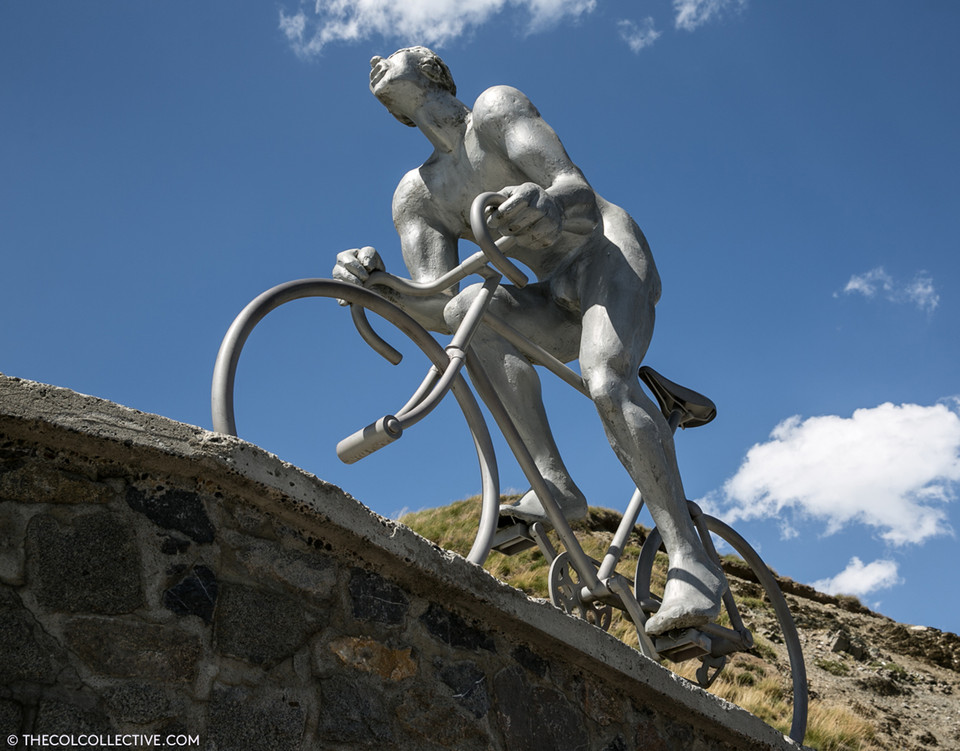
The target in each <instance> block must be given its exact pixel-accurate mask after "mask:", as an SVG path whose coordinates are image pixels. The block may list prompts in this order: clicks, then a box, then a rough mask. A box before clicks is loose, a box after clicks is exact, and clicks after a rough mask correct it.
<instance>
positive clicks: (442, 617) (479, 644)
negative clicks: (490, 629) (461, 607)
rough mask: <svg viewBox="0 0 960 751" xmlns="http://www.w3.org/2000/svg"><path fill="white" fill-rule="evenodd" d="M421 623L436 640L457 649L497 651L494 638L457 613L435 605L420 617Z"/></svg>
mask: <svg viewBox="0 0 960 751" xmlns="http://www.w3.org/2000/svg"><path fill="white" fill-rule="evenodd" d="M420 622H421V623H422V624H423V625H424V626H425V627H426V629H427V631H429V632H430V634H432V635H433V636H434V637H435V638H437V639H439V640H440V641H442V642H443V643H444V644H447V645H449V646H451V647H454V648H456V649H486V650H487V651H489V652H496V651H497V648H496V644H495V643H494V641H493V637H491V636H490V635H489V634H485V633H484V632H483V631H481V630H480V629H478V628H474V627H473V626H471V625H470V624H468V623H467V622H466V621H465V620H463V618H461V617H460V616H459V615H457V614H456V613H451V612H450V611H449V610H447V609H446V608H442V607H440V606H439V605H437V604H435V603H434V604H431V605H430V607H429V608H427V611H426V612H425V613H424V614H423V615H421V616H420Z"/></svg>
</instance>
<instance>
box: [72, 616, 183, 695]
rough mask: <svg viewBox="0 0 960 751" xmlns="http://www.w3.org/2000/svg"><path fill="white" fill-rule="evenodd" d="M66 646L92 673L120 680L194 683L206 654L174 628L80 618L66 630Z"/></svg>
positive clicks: (96, 618) (123, 620)
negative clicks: (199, 665) (199, 663)
mask: <svg viewBox="0 0 960 751" xmlns="http://www.w3.org/2000/svg"><path fill="white" fill-rule="evenodd" d="M65 632H66V638H67V644H68V646H69V648H70V649H71V650H73V652H75V653H76V654H77V655H78V656H79V657H80V659H81V660H83V662H85V663H86V664H87V665H88V666H89V667H90V669H91V670H93V671H95V672H96V673H99V674H100V675H106V676H112V677H115V678H137V679H139V680H142V681H150V682H158V683H170V682H188V683H189V682H192V681H194V680H195V679H196V677H197V663H198V662H199V660H200V657H201V654H202V649H201V645H200V640H199V639H198V638H197V637H196V636H195V635H193V634H190V633H186V632H184V631H181V630H180V629H178V628H174V627H170V626H161V625H158V624H154V623H144V622H142V621H138V620H135V619H132V618H128V619H118V618H106V617H97V616H78V617H76V618H72V619H71V620H70V621H68V622H67V624H66V629H65Z"/></svg>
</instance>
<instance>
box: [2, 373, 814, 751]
mask: <svg viewBox="0 0 960 751" xmlns="http://www.w3.org/2000/svg"><path fill="white" fill-rule="evenodd" d="M0 437H6V438H8V439H18V440H23V441H26V442H28V443H32V444H37V445H43V446H46V447H48V448H51V449H54V450H63V451H68V452H70V453H73V454H76V455H78V456H81V457H83V458H85V459H90V460H100V461H104V462H108V463H109V462H116V463H120V464H123V465H124V466H134V467H140V468H142V469H143V470H144V471H156V472H162V473H166V474H169V475H179V476H184V477H202V478H203V479H204V480H205V481H207V482H208V483H213V484H215V485H217V486H219V487H220V488H222V489H223V491H226V492H229V493H231V494H233V495H234V496H236V497H239V498H241V499H242V500H243V501H245V502H246V503H249V504H251V505H253V506H256V507H257V508H259V509H261V510H263V511H266V512H268V513H270V514H272V515H275V516H278V517H280V518H282V519H283V521H284V522H285V523H286V524H288V525H289V526H290V527H291V528H293V529H296V530H298V531H300V532H301V533H303V534H305V535H310V536H314V537H316V538H319V539H322V540H323V541H324V542H325V543H326V544H328V545H330V546H333V547H336V548H338V549H340V550H342V551H344V552H347V553H349V555H352V556H354V557H357V558H360V559H363V560H365V561H367V562H369V563H372V564H373V565H375V566H377V567H378V568H380V569H381V570H382V571H383V572H384V573H385V574H386V575H387V576H388V577H389V578H392V579H394V580H395V581H397V582H400V583H403V584H404V585H405V586H409V587H411V588H412V589H414V590H415V591H421V592H422V591H424V590H425V588H429V589H430V591H434V592H437V591H442V592H443V593H444V594H445V596H446V598H449V597H450V595H451V594H455V598H454V599H453V602H454V603H455V604H454V607H455V608H456V609H458V610H460V611H461V613H462V614H465V615H470V616H473V617H474V618H478V619H481V620H482V621H485V622H486V623H488V624H490V625H491V626H492V627H494V628H498V629H500V630H502V631H503V632H505V633H513V634H515V635H516V636H517V637H518V638H521V639H527V640H530V641H534V642H536V643H537V644H538V645H540V646H541V647H543V648H547V649H548V650H549V651H550V652H551V653H553V654H554V655H556V656H557V657H558V658H559V659H564V660H566V661H568V662H570V663H573V664H576V665H577V666H578V667H581V668H583V669H585V670H588V671H590V672H592V673H594V674H596V675H598V676H602V677H603V678H604V679H606V680H608V681H612V682H614V683H616V684H619V685H622V686H624V688H626V687H627V686H629V687H630V689H631V693H636V694H638V696H642V699H643V700H644V701H648V702H650V704H651V705H654V706H657V707H659V708H661V709H667V710H668V711H669V712H670V713H671V714H674V715H676V716H682V717H683V719H684V721H687V722H689V723H690V724H692V725H696V726H698V727H702V728H705V729H707V728H711V729H713V732H715V733H716V734H717V736H718V737H722V738H724V739H726V740H728V741H729V742H732V743H733V744H735V745H737V747H739V748H756V749H800V748H803V747H801V746H800V745H798V744H796V743H795V742H793V741H792V740H791V739H790V738H788V737H786V736H784V735H782V734H781V733H780V732H779V731H777V730H775V729H774V728H772V727H770V726H769V725H767V724H766V723H764V722H762V721H761V720H760V719H758V718H756V717H754V716H753V715H751V714H750V713H748V712H746V711H745V710H743V709H741V708H740V707H737V706H736V705H734V704H731V703H729V702H726V701H724V700H722V699H719V698H717V697H715V696H713V695H711V694H709V693H707V692H706V691H703V690H702V689H700V688H699V687H698V686H695V685H693V684H691V683H690V682H689V681H686V680H684V679H682V678H679V677H677V676H676V675H674V674H673V673H672V672H671V671H669V670H667V669H666V668H664V667H662V666H661V665H659V664H657V663H655V662H653V661H652V660H649V659H647V658H646V657H644V656H643V655H641V654H640V653H639V652H637V651H636V650H635V649H633V648H631V647H629V646H627V645H626V644H624V643H623V642H621V641H619V640H617V639H615V638H614V637H612V636H610V635H609V634H606V633H604V632H603V631H600V630H599V629H597V628H596V627H594V626H592V625H590V624H588V623H586V622H584V621H581V620H579V619H576V618H572V617H570V616H567V615H565V614H564V613H562V612H561V611H560V610H558V609H557V608H555V607H553V606H552V605H551V604H549V603H548V602H545V601H543V600H536V599H531V598H529V597H527V596H526V595H525V594H524V593H522V592H520V591H519V590H516V589H514V588H512V587H510V586H509V585H507V584H504V583H503V582H500V581H498V580H497V579H495V578H494V577H492V576H491V575H490V574H488V573H487V572H486V571H484V570H483V569H482V568H480V567H479V566H475V565H473V564H471V563H468V562H467V561H466V560H465V559H464V558H462V557H461V556H459V555H457V554H455V553H451V552H449V551H446V550H442V549H441V548H439V547H438V546H436V545H435V544H433V543H431V542H430V541H428V540H426V539H424V538H423V537H421V536H420V535H418V534H417V533H415V532H413V530H411V529H410V528H408V527H406V526H404V525H403V524H400V523H398V522H395V521H391V520H389V519H386V518H384V517H382V516H379V515H378V514H375V513H374V512H372V511H371V510H370V509H368V508H367V507H366V506H364V505H363V504H362V503H360V502H359V501H357V500H356V499H354V498H352V497H351V496H349V495H348V494H347V493H345V492H344V491H343V490H341V489H340V488H339V487H337V486H335V485H332V484H330V483H327V482H324V481H323V480H321V479H319V478H317V477H316V476H314V475H311V474H309V473H307V472H305V471H303V470H301V469H299V468H298V467H296V466H294V465H292V464H289V463H287V462H284V461H282V460H280V459H279V458H278V457H277V456H275V455H273V454H271V453H269V452H267V451H264V450H263V449H261V448H259V447H257V446H255V445H253V444H251V443H247V442H246V441H243V440H240V439H238V438H234V437H231V436H226V435H223V434H218V433H213V432H210V431H208V430H204V429H202V428H199V427H196V426H193V425H187V424H184V423H180V422H176V421H174V420H170V419H168V418H166V417H162V416H159V415H153V414H149V413H145V412H140V411H138V410H134V409H131V408H129V407H124V406H122V405H119V404H115V403H113V402H110V401H106V400H104V399H100V398H97V397H93V396H87V395H83V394H79V393H77V392H74V391H71V390H69V389H65V388H61V387H57V386H50V385H46V384H41V383H36V382H33V381H27V380H23V379H19V378H13V377H9V376H5V375H3V374H0ZM671 707H672V710H671ZM745 744H746V745H745Z"/></svg>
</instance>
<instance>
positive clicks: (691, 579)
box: [645, 560, 727, 636]
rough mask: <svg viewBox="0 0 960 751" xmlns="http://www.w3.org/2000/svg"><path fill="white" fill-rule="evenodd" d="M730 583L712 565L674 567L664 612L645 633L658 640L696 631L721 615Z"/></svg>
mask: <svg viewBox="0 0 960 751" xmlns="http://www.w3.org/2000/svg"><path fill="white" fill-rule="evenodd" d="M726 586H727V583H726V579H725V578H724V576H723V572H722V571H720V570H719V569H718V568H717V567H716V566H715V565H714V564H713V563H711V562H710V561H700V560H694V561H685V562H683V563H679V564H678V565H673V564H671V566H670V569H669V571H668V572H667V585H666V587H665V588H664V591H663V602H662V603H661V605H660V609H659V610H658V611H657V612H656V613H655V614H654V615H653V616H652V617H651V618H650V620H648V621H647V623H646V626H645V630H646V632H647V633H648V634H650V635H651V636H658V635H659V634H663V633H665V632H667V631H672V630H673V629H678V628H696V627H698V626H703V625H704V624H705V623H708V622H709V621H712V620H713V619H714V618H716V617H717V616H718V615H719V614H720V601H721V598H722V597H723V592H724V590H725V589H726Z"/></svg>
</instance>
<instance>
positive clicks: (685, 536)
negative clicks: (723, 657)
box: [580, 243, 724, 634]
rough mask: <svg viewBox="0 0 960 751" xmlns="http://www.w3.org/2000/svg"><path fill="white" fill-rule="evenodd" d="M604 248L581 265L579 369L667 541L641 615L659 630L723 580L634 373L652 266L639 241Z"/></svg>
mask: <svg viewBox="0 0 960 751" xmlns="http://www.w3.org/2000/svg"><path fill="white" fill-rule="evenodd" d="M625 244H627V243H625ZM603 251H604V252H598V253H595V254H594V255H593V258H592V259H591V262H590V263H586V264H583V266H582V267H581V272H580V273H581V277H580V299H581V304H582V308H583V311H584V312H583V322H582V325H583V329H582V337H581V340H580V370H581V373H582V374H583V377H584V380H585V381H586V383H587V387H588V389H589V390H590V395H591V397H592V398H593V401H594V404H595V405H596V407H597V411H598V412H599V414H600V418H601V420H602V421H603V425H604V429H605V430H606V433H607V438H608V439H609V441H610V445H611V446H612V447H613V449H614V451H615V452H616V454H617V457H618V458H619V459H620V461H621V462H622V463H623V465H624V467H625V468H626V470H627V472H628V473H629V474H630V476H631V477H632V478H633V480H634V482H635V483H636V485H637V487H638V488H640V490H641V491H642V492H643V496H644V499H645V501H646V503H647V506H648V508H649V509H650V513H651V515H652V516H653V519H654V522H655V523H656V525H657V527H658V528H659V529H660V532H661V534H662V535H663V539H664V543H665V545H666V548H667V553H668V556H669V559H670V567H669V574H668V581H667V587H666V590H665V593H664V601H663V606H662V608H661V610H660V611H659V613H658V614H657V615H656V616H655V617H654V618H651V619H650V621H648V623H647V631H648V632H649V633H651V634H658V633H662V632H664V631H668V630H670V629H674V628H681V627H689V626H696V625H700V624H702V623H705V622H706V621H707V620H708V619H709V618H711V617H714V616H716V614H717V612H718V611H719V605H720V597H721V595H722V592H723V589H724V583H723V582H724V580H723V576H722V574H721V573H720V572H719V571H718V570H717V568H716V566H715V565H714V564H713V562H712V561H711V560H710V559H709V557H708V556H707V554H706V551H705V550H704V549H703V545H702V544H701V542H700V539H699V537H698V536H697V533H696V531H695V529H694V527H693V524H692V522H691V520H690V515H689V513H688V511H687V505H686V498H685V496H684V492H683V485H682V483H681V480H680V472H679V470H678V468H677V461H676V454H675V451H674V445H673V436H672V435H671V433H670V429H669V427H668V425H667V423H666V420H664V418H663V415H662V414H661V413H660V410H659V409H657V407H656V405H655V404H654V403H653V401H652V400H651V399H650V398H649V397H648V396H647V395H646V394H645V393H644V391H643V389H642V388H641V386H640V382H639V380H638V378H637V369H638V368H639V366H640V361H641V360H642V359H643V356H644V355H645V354H646V350H647V347H648V346H649V343H650V339H651V336H652V333H653V322H654V305H655V304H656V297H655V296H656V295H657V293H658V289H657V287H656V285H657V281H656V278H655V274H656V272H655V271H653V270H652V265H649V263H648V260H649V255H647V251H646V248H645V247H644V246H641V245H639V244H635V245H634V247H632V248H631V247H629V245H628V247H626V248H623V249H621V248H617V247H615V246H613V245H612V244H611V246H609V247H608V248H607V249H603ZM648 274H649V275H650V276H648Z"/></svg>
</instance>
